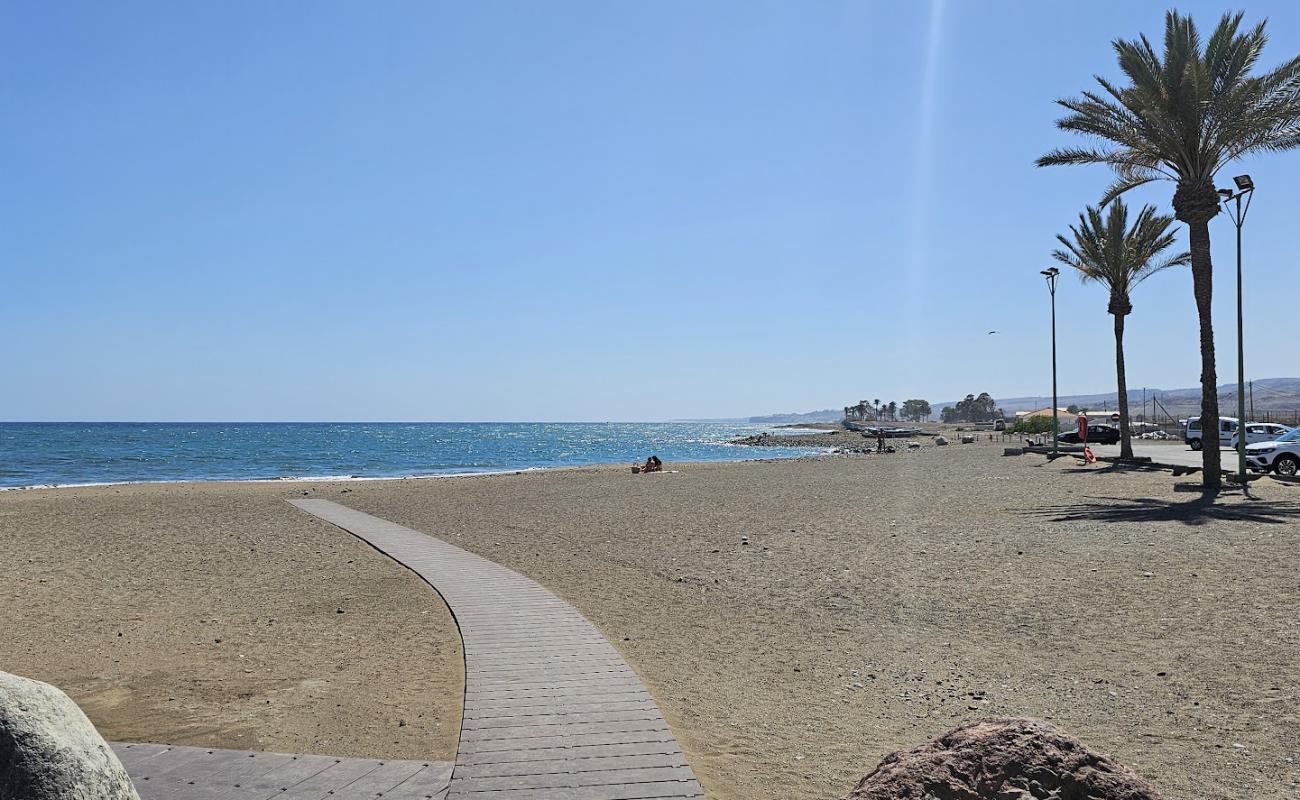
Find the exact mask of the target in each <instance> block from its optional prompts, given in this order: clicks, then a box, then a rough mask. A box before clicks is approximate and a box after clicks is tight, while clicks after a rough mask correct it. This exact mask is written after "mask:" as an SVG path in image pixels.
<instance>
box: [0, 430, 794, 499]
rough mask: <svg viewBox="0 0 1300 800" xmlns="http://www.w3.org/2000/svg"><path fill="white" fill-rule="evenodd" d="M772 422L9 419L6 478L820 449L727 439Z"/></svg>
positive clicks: (418, 467) (46, 480)
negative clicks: (759, 445)
mask: <svg viewBox="0 0 1300 800" xmlns="http://www.w3.org/2000/svg"><path fill="white" fill-rule="evenodd" d="M764 430H771V426H765V425H754V424H744V423H739V424H728V423H714V422H701V423H694V422H664V423H631V422H609V423H528V422H508V423H491V422H476V423H445V422H420V423H402V422H392V423H359V422H347V423H296V422H285V423H253V422H239V423H225V422H222V423H186V422H159V423H150V422H144V423H141V422H37V423H18V422H5V423H0V487H2V488H13V487H22V486H49V485H67V484H87V483H126V482H148V481H197V480H257V479H276V478H325V477H344V478H350V477H358V478H387V477H401V476H408V475H444V474H455V473H466V472H493V471H500V470H516V469H529V468H539V467H567V466H578V465H583V464H609V463H628V464H630V463H632V462H633V461H644V460H645V458H646V457H647V456H649V455H651V454H654V455H657V456H659V457H660V458H662V459H663V460H664V461H665V462H667V463H668V464H669V465H670V466H671V463H672V462H675V461H737V460H744V459H753V458H781V457H792V456H799V455H806V454H809V453H814V452H819V451H818V450H817V449H816V448H778V447H764V448H754V447H745V446H739V445H730V444H727V440H729V439H731V438H733V437H736V436H742V435H748V434H752V433H757V432H759V431H764Z"/></svg>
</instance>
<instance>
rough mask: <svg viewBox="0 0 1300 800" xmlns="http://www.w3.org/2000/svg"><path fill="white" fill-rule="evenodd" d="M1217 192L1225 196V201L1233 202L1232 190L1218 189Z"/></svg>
mask: <svg viewBox="0 0 1300 800" xmlns="http://www.w3.org/2000/svg"><path fill="white" fill-rule="evenodd" d="M1216 191H1218V193H1219V194H1220V195H1222V196H1223V199H1224V200H1231V199H1232V190H1231V189H1217V190H1216Z"/></svg>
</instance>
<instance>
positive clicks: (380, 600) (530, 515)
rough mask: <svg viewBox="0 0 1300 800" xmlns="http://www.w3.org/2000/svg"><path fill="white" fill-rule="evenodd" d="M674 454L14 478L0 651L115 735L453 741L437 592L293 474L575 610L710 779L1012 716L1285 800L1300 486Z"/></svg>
mask: <svg viewBox="0 0 1300 800" xmlns="http://www.w3.org/2000/svg"><path fill="white" fill-rule="evenodd" d="M756 454H757V455H761V453H756ZM668 467H669V469H671V470H676V471H674V472H668V473H664V474H657V475H641V476H637V475H631V474H630V473H629V472H628V471H627V470H626V468H614V467H600V468H584V469H569V470H556V471H547V472H528V473H521V474H510V475H495V476H483V477H472V478H451V479H431V480H405V481H363V482H352V483H346V484H325V483H321V484H225V485H219V484H195V485H175V486H166V487H152V486H132V487H102V488H88V489H61V490H40V491H30V492H8V493H3V494H0V551H2V555H3V557H2V558H0V586H2V587H5V588H4V589H3V590H0V591H3V598H4V603H5V606H6V609H7V610H6V620H5V625H4V630H5V634H4V635H3V636H0V667H2V668H4V669H7V670H10V671H14V672H19V673H21V674H28V675H31V676H33V677H37V678H41V679H44V680H49V681H53V682H55V683H57V684H59V685H61V686H63V687H64V688H65V689H66V690H68V691H69V692H70V693H71V694H72V695H73V697H74V698H75V699H77V700H78V701H79V702H81V703H82V704H83V706H85V707H86V708H87V711H88V712H89V713H90V715H91V717H92V719H94V721H95V722H96V723H97V724H99V725H100V726H101V728H102V729H103V730H104V732H105V733H106V734H108V735H109V736H111V737H114V738H123V739H139V740H147V741H177V742H180V743H190V742H193V743H204V744H213V745H224V746H242V747H250V748H257V749H290V750H298V751H307V752H341V753H349V754H351V753H355V754H372V755H376V754H383V755H388V756H398V755H413V754H415V753H417V752H418V753H420V754H422V755H439V754H441V755H449V754H450V753H451V752H453V751H454V748H455V729H456V724H457V722H458V719H457V716H456V715H457V711H456V709H457V707H458V705H459V696H458V694H457V693H458V692H459V685H460V681H461V675H460V672H459V669H460V660H459V653H458V650H457V647H458V644H457V640H456V636H455V629H454V626H453V624H452V622H451V620H450V618H449V617H448V615H447V613H446V610H445V608H443V607H442V605H441V603H440V601H439V599H438V597H437V595H436V594H435V593H434V592H432V591H431V590H429V588H428V587H427V586H425V585H424V584H422V583H420V582H419V581H417V580H414V579H413V578H412V577H411V576H410V575H408V574H406V573H404V572H403V571H402V570H401V569H400V568H398V567H396V566H395V565H392V564H391V563H389V562H387V561H386V560H385V559H384V558H383V557H382V556H380V555H378V554H376V553H374V552H373V551H371V550H369V549H368V548H366V547H365V546H363V545H361V544H360V543H359V542H357V541H356V540H353V539H352V538H351V537H349V536H348V535H346V534H344V533H342V532H340V531H337V530H336V529H333V528H330V527H329V526H327V525H324V524H323V523H317V522H315V521H313V520H311V519H310V518H308V517H306V516H305V515H301V514H299V513H298V512H296V511H295V510H294V509H292V508H290V507H289V506H288V505H287V504H285V503H283V502H281V499H282V498H285V497H291V496H302V495H303V493H306V494H307V495H308V496H316V497H325V498H328V499H332V500H335V501H338V502H341V503H344V504H346V505H349V506H352V507H355V508H358V509H360V510H363V511H366V512H369V513H371V514H375V515H377V516H380V517H383V518H386V519H390V520H393V521H396V522H400V523H402V524H405V525H409V526H411V527H414V528H417V529H420V530H423V531H425V532H427V533H429V534H432V535H435V536H439V537H443V538H445V539H447V540H448V541H450V542H452V543H454V544H456V545H458V546H461V547H464V548H466V549H469V550H471V551H474V552H476V553H479V554H481V555H483V556H485V557H487V558H490V559H492V560H494V561H497V562H499V563H501V564H504V565H506V566H509V567H511V568H513V569H517V570H519V571H521V572H523V573H524V574H526V575H529V576H530V577H532V578H534V579H536V580H538V581H540V582H541V583H542V584H544V585H545V586H547V587H548V588H550V589H551V590H553V591H555V592H557V593H558V594H559V595H561V596H562V597H564V598H565V599H566V600H568V601H569V602H571V603H573V604H574V605H575V606H576V607H577V608H578V609H579V610H580V611H582V612H583V613H584V614H585V615H586V616H587V617H588V618H589V619H590V620H591V621H592V622H594V623H595V624H596V625H597V626H598V627H599V628H600V629H601V630H602V631H603V632H604V633H605V635H606V636H607V637H608V638H609V639H610V640H611V641H612V642H613V643H614V644H615V645H616V646H617V647H619V648H620V650H622V652H623V653H624V655H625V656H626V657H627V659H628V661H629V662H630V663H631V664H632V666H633V667H634V668H635V669H636V670H637V671H638V672H639V673H640V674H641V676H642V677H643V679H644V680H645V682H646V683H647V685H648V686H649V687H650V689H651V691H652V692H653V694H654V696H655V698H656V700H657V701H658V703H659V705H660V706H661V708H662V709H663V711H664V713H665V715H666V716H667V717H668V719H669V722H670V723H671V725H672V727H673V730H674V733H675V734H676V735H677V737H678V739H679V741H680V742H681V744H682V746H683V748H684V749H685V751H686V753H687V755H688V756H689V758H690V760H691V763H692V766H693V767H694V768H695V770H696V772H697V773H698V775H699V777H700V779H701V782H702V783H703V785H704V786H705V788H706V790H707V791H708V793H709V796H710V797H712V798H718V799H719V800H733V799H734V800H751V799H752V800H765V799H767V798H771V799H772V800H776V799H777V798H789V797H816V798H835V797H840V796H842V795H843V794H844V793H846V792H847V791H848V789H849V788H850V787H851V786H852V785H853V783H854V782H855V781H856V780H857V779H858V778H859V777H861V776H862V775H863V774H864V773H865V772H867V771H868V770H870V769H871V768H872V767H873V766H874V765H875V764H876V763H877V762H878V761H879V760H880V758H881V757H882V756H884V755H885V754H886V753H888V752H890V751H893V750H895V749H898V748H902V747H908V746H911V745H914V744H917V743H919V742H921V741H923V740H926V739H929V738H931V737H933V736H935V735H937V734H939V733H942V732H944V731H945V730H947V729H949V728H951V727H953V726H954V725H956V724H958V723H960V722H962V721H964V720H969V719H972V718H975V717H980V716H988V715H1005V714H1013V715H1020V714H1024V715H1030V716H1037V717H1043V718H1046V719H1049V720H1051V721H1052V722H1054V723H1056V724H1058V725H1060V726H1061V727H1063V728H1065V729H1066V730H1068V731H1070V732H1072V733H1075V734H1076V735H1078V736H1080V737H1081V738H1082V739H1083V740H1084V741H1085V742H1086V743H1088V744H1089V745H1090V746H1092V747H1094V748H1096V749H1099V750H1102V751H1105V752H1109V753H1111V754H1113V755H1115V756H1116V757H1118V758H1119V759H1120V760H1122V761H1124V762H1125V763H1127V764H1129V765H1131V766H1132V767H1133V768H1135V769H1136V770H1138V771H1139V772H1141V773H1143V774H1144V775H1146V776H1147V777H1148V778H1150V779H1151V780H1152V781H1153V782H1154V783H1155V784H1156V786H1157V787H1159V788H1160V789H1161V790H1162V791H1163V792H1165V793H1166V794H1167V795H1168V796H1169V797H1199V798H1207V799H1215V798H1223V799H1224V800H1226V799H1227V798H1234V799H1235V798H1239V797H1241V796H1242V792H1243V790H1248V792H1249V794H1250V796H1251V797H1255V798H1284V797H1294V796H1295V795H1296V792H1297V788H1296V787H1297V784H1300V765H1297V764H1296V763H1295V760H1296V758H1297V753H1300V734H1297V724H1296V723H1297V722H1300V699H1298V698H1300V682H1298V679H1297V675H1300V616H1298V615H1297V608H1298V607H1300V582H1298V581H1297V580H1296V577H1295V570H1294V565H1295V564H1296V563H1300V488H1296V487H1293V486H1288V485H1283V484H1279V483H1276V482H1273V481H1271V480H1263V481H1260V482H1259V483H1258V484H1257V485H1256V488H1255V495H1256V498H1255V499H1252V500H1246V499H1242V498H1241V497H1240V496H1237V497H1226V498H1224V499H1222V500H1221V501H1220V502H1219V504H1217V505H1215V506H1214V507H1212V508H1209V509H1205V508H1203V507H1199V506H1197V505H1196V500H1197V499H1198V495H1196V494H1193V493H1188V492H1180V491H1176V490H1175V489H1176V483H1177V482H1178V481H1183V480H1187V479H1175V478H1173V477H1171V476H1170V475H1169V473H1167V472H1116V471H1114V470H1110V469H1107V468H1105V467H1103V466H1100V465H1099V466H1094V467H1090V468H1082V467H1079V466H1078V465H1077V463H1076V462H1075V461H1074V459H1062V460H1061V461H1058V462H1056V463H1054V464H1049V463H1047V462H1046V461H1045V460H1044V459H1042V458H1041V457H1038V456H1022V457H1002V456H1001V445H990V444H988V443H980V444H976V445H968V446H961V445H954V446H950V447H946V448H935V447H932V446H930V445H929V444H928V440H927V443H926V446H925V447H924V448H922V449H921V450H919V451H917V452H900V453H896V454H892V455H872V456H837V457H824V458H807V459H798V460H787V461H754V462H743V463H732V464H680V465H677V464H669V465H668ZM339 608H342V609H344V611H345V613H343V614H338V613H336V610H337V609H339ZM272 618H274V620H275V621H274V623H271V622H270V620H271V619H272ZM119 631H120V632H121V633H122V636H118V635H117V634H118V632H119ZM217 639H221V642H219V643H218V642H216V640H217ZM173 697H174V698H175V699H174V700H173V699H170V698H173ZM268 701H269V702H268ZM398 720H405V721H406V723H407V724H406V725H405V726H399V724H398ZM182 740H184V741H182Z"/></svg>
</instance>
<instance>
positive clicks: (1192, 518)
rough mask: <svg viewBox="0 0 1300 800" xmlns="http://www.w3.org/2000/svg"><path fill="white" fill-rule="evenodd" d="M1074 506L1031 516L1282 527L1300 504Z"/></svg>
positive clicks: (1114, 501)
mask: <svg viewBox="0 0 1300 800" xmlns="http://www.w3.org/2000/svg"><path fill="white" fill-rule="evenodd" d="M1089 500H1090V501H1091V502H1089V501H1084V502H1080V503H1078V504H1077V505H1068V506H1047V507H1045V508H1038V509H1034V510H1033V511H1032V512H1031V513H1033V514H1037V515H1040V516H1046V517H1051V518H1052V521H1054V522H1073V521H1078V520H1088V521H1094V522H1181V523H1183V524H1184V525H1204V524H1205V523H1207V522H1262V523H1270V524H1275V525H1276V524H1282V523H1287V522H1292V521H1294V520H1297V519H1300V503H1285V502H1277V501H1273V500H1259V499H1253V498H1240V496H1238V497H1237V498H1233V499H1231V500H1229V499H1228V498H1223V497H1221V498H1219V499H1218V500H1217V501H1216V500H1215V499H1214V498H1211V497H1204V496H1201V497H1197V498H1195V499H1193V500H1182V501H1173V500H1157V499H1154V498H1140V499H1136V500H1135V499H1132V498H1126V497H1094V498H1089Z"/></svg>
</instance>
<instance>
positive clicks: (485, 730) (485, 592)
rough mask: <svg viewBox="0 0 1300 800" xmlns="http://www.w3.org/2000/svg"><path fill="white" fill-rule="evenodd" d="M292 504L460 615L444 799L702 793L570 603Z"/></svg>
mask: <svg viewBox="0 0 1300 800" xmlns="http://www.w3.org/2000/svg"><path fill="white" fill-rule="evenodd" d="M289 502H290V503H292V504H293V505H295V506H297V507H298V508H300V509H302V510H303V511H306V512H308V513H309V514H313V515H315V516H317V517H319V518H321V519H323V520H326V521H327V522H330V523H333V524H334V525H337V526H338V527H340V528H342V529H344V530H346V531H348V532H349V533H351V534H353V535H354V536H357V537H358V538H360V539H363V540H364V541H366V542H368V543H369V544H371V545H372V546H373V547H375V548H376V549H377V550H379V551H380V552H382V553H384V554H386V555H387V556H389V557H390V558H392V559H393V560H395V561H397V562H398V563H400V564H403V565H404V566H406V567H407V568H409V569H411V570H412V571H413V572H415V573H416V574H417V575H419V576H420V577H421V578H423V579H424V580H425V581H426V582H427V583H428V584H429V585H430V586H432V587H433V588H434V589H436V590H437V591H438V593H439V594H441V595H442V597H443V599H445V600H446V602H447V605H448V606H449V607H450V609H451V612H452V614H453V616H454V617H455V618H456V623H457V625H459V627H460V633H461V638H462V639H463V641H464V648H465V714H464V720H463V722H462V725H461V736H460V749H459V753H458V755H457V759H456V765H455V768H454V769H453V771H452V775H451V784H450V787H449V791H448V794H447V798H448V800H497V799H498V798H501V800H638V799H639V798H702V797H704V793H703V791H702V790H701V789H700V785H699V783H698V782H697V781H696V779H695V775H694V773H693V772H691V768H690V766H689V765H688V764H687V763H686V758H685V756H683V755H682V752H681V749H680V748H679V747H678V746H677V741H676V740H675V739H674V738H673V735H672V732H671V731H670V730H669V729H668V725H667V723H665V722H664V719H663V716H662V715H661V714H660V713H659V708H658V707H657V706H656V705H655V702H654V700H653V699H651V697H650V694H649V692H647V691H646V688H645V686H644V685H642V683H641V681H640V680H639V679H638V678H637V676H636V673H634V672H633V671H632V670H631V668H630V667H628V665H627V663H626V662H624V660H623V658H622V656H621V655H619V653H618V651H617V650H615V649H614V647H613V646H612V645H611V644H610V643H609V642H608V641H606V640H605V638H604V637H603V636H602V635H601V634H600V632H599V631H598V630H596V628H595V627H594V626H592V624H591V623H589V622H587V620H586V619H585V618H584V617H583V616H582V615H581V614H579V613H578V611H577V610H576V609H574V608H573V607H572V606H570V605H569V604H568V603H565V602H564V601H563V600H560V599H559V598H558V597H556V596H555V595H553V594H551V593H550V592H549V591H547V590H546V589H544V588H542V586H541V585H539V584H538V583H536V582H535V581H533V580H530V579H529V578H526V577H524V576H523V575H520V574H519V573H517V572H514V571H512V570H509V569H506V568H505V567H502V566H501V565H499V564H496V563H493V562H491V561H488V560H487V559H485V558H482V557H480V556H477V555H474V554H473V553H470V552H467V551H465V550H462V549H460V548H458V547H455V546H453V545H451V544H448V543H446V542H444V541H442V540H440V539H435V538H433V537H431V536H426V535H425V534H423V533H420V532H419V531H415V530H412V529H410V528H404V527H402V526H401V525H397V524H396V523H392V522H388V521H387V520H383V519H379V518H378V517H373V516H370V515H369V514H364V513H362V512H360V511H356V510H353V509H350V508H348V507H346V506H341V505H339V504H337V503H333V502H331V501H329V500H290V501H289ZM385 797H391V795H385ZM145 800H148V799H147V798H146V799H145Z"/></svg>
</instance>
